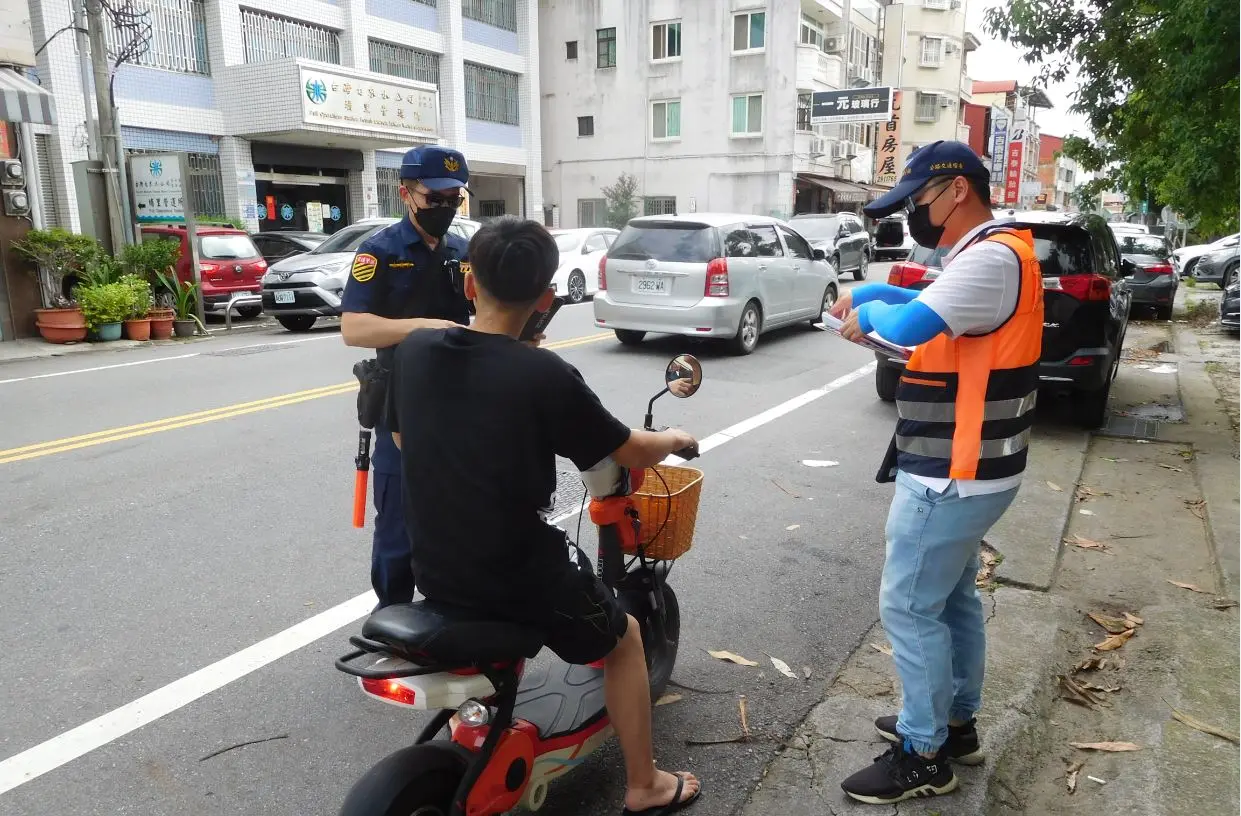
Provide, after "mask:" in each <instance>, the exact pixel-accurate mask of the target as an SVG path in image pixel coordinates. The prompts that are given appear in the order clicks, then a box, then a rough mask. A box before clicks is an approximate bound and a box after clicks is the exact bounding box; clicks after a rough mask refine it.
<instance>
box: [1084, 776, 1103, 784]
mask: <svg viewBox="0 0 1241 816" xmlns="http://www.w3.org/2000/svg"><path fill="white" fill-rule="evenodd" d="M1086 778H1087V779H1089V780H1090V781H1091V782H1098V783H1099V784H1100V785H1106V784H1107V780H1106V779H1100V778H1099V777H1097V776H1088V777H1086Z"/></svg>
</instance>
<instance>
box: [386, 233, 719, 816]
mask: <svg viewBox="0 0 1241 816" xmlns="http://www.w3.org/2000/svg"><path fill="white" fill-rule="evenodd" d="M469 257H470V266H471V269H470V271H469V273H468V274H467V275H466V278H465V294H466V297H468V298H469V299H470V300H471V301H473V302H474V304H475V307H476V310H477V313H476V317H475V320H474V323H473V325H471V326H470V327H468V328H466V327H464V326H462V327H455V328H450V329H443V330H426V331H421V332H412V333H411V334H410V335H409V336H408V337H407V338H406V339H405V340H404V341H403V342H402V343H401V344H400V345H399V346H398V347H397V348H396V353H395V357H394V360H393V370H392V375H391V381H390V382H391V384H390V386H389V388H388V394H389V402H388V405H389V410H388V417H389V423H388V427H390V428H391V429H392V430H393V438H394V439H395V440H396V443H397V446H398V447H399V448H400V449H401V459H402V470H403V473H404V479H405V483H404V500H405V523H406V526H407V528H408V530H409V538H410V541H411V543H412V546H413V563H414V574H415V575H417V576H418V588H419V589H420V590H422V593H423V594H424V595H425V596H426V597H427V598H428V599H430V600H435V601H441V602H444V603H450V604H453V605H456V606H463V607H469V608H473V609H481V610H485V611H486V612H487V613H488V614H493V615H495V616H496V618H497V619H501V620H512V621H517V622H520V623H523V624H526V625H529V626H531V627H534V628H537V629H540V630H542V631H543V632H545V643H546V645H547V647H548V648H549V649H551V650H552V651H553V652H555V653H556V654H557V655H559V656H560V657H561V659H563V660H565V661H567V662H569V663H576V664H588V663H593V662H595V661H598V660H602V661H603V665H604V691H605V695H606V702H607V709H608V714H609V717H610V719H611V722H612V727H613V728H614V729H615V731H616V736H617V739H618V741H619V742H620V747H621V751H622V753H623V754H624V757H625V775H626V783H627V789H626V792H625V810H624V812H625V813H634V814H639V813H640V814H652V816H657V814H665V813H671V812H673V811H674V810H679V809H680V808H681V807H684V806H685V805H687V804H689V803H690V802H693V801H694V800H695V799H697V797H698V793H699V787H700V786H699V782H698V780H697V779H696V778H695V777H694V776H693V775H692V774H689V773H678V774H671V773H667V772H665V771H659V770H656V768H655V762H654V758H653V752H652V746H651V697H650V688H649V686H648V679H647V669H646V658H645V656H644V654H643V648H642V638H641V634H640V632H639V627H638V623H637V621H636V620H635V619H634V618H633V617H632V616H630V615H627V614H625V613H624V611H623V610H622V609H621V608H620V606H619V604H618V603H617V601H616V598H615V597H614V596H613V594H612V592H611V591H610V590H608V588H607V587H606V586H605V585H604V584H603V583H602V582H601V581H600V580H599V579H598V578H597V577H595V574H594V571H593V570H592V569H591V567H590V564H589V561H588V560H587V559H586V558H585V556H581V555H580V551H579V558H578V559H576V560H573V561H571V560H570V558H569V550H568V542H567V538H566V536H565V533H564V531H562V530H560V529H559V528H556V527H553V526H552V525H550V524H548V523H547V518H548V515H549V514H550V512H551V509H552V507H553V505H554V504H555V491H556V456H557V455H559V456H563V457H565V458H567V459H569V460H571V461H572V462H573V463H574V464H575V465H577V467H578V468H579V469H580V470H583V471H585V470H589V469H591V468H592V467H594V466H595V465H597V464H599V463H601V462H602V461H603V460H605V459H607V458H608V457H611V458H612V460H614V461H615V462H616V463H617V464H619V465H621V466H623V467H628V468H635V469H636V468H645V467H649V466H651V465H654V464H656V463H657V462H660V461H662V460H663V459H664V458H665V457H666V456H668V455H669V454H670V453H672V452H673V451H675V450H680V449H682V448H684V447H687V446H689V445H692V444H694V440H693V438H692V437H690V436H689V435H688V434H686V433H685V432H683V431H678V430H669V431H662V432H651V431H642V430H631V429H629V428H628V427H626V426H625V425H624V424H622V423H621V422H620V421H619V420H617V419H616V418H615V417H613V416H612V415H611V414H610V413H609V412H608V411H607V409H606V408H604V407H603V405H602V403H600V401H599V398H598V397H597V396H596V395H595V393H594V392H593V391H591V389H590V388H589V387H588V386H587V385H586V382H585V380H583V379H582V375H581V374H579V373H578V371H577V370H576V369H575V368H574V367H573V366H571V365H569V364H568V363H567V362H565V361H564V360H563V359H561V358H560V357H559V356H557V355H556V354H554V353H552V352H551V351H548V350H545V349H538V348H533V347H532V345H534V344H527V343H523V342H521V341H520V340H519V339H518V338H519V337H520V336H521V332H522V329H523V328H524V327H525V325H526V323H527V321H528V320H529V318H530V316H531V315H532V314H534V312H535V311H546V310H547V309H548V307H549V306H550V305H551V302H552V298H553V296H554V295H553V292H552V290H551V289H550V285H551V280H552V275H553V274H554V273H555V272H556V268H557V266H558V265H559V263H560V253H559V250H558V249H557V247H556V241H555V239H553V238H552V237H551V235H550V234H549V233H548V232H547V230H546V229H544V228H543V227H542V225H540V224H538V223H536V222H534V221H523V220H520V219H517V218H514V217H507V218H501V219H499V220H497V221H493V222H491V223H490V224H488V225H487V226H485V227H483V228H482V229H480V230H479V231H478V233H477V234H476V235H475V236H474V238H473V240H471V241H470V249H469Z"/></svg>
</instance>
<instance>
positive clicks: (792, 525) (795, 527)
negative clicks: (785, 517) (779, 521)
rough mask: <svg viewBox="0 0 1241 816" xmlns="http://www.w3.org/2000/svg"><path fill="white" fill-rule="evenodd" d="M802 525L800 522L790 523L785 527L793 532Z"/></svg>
mask: <svg viewBox="0 0 1241 816" xmlns="http://www.w3.org/2000/svg"><path fill="white" fill-rule="evenodd" d="M800 526H801V525H800V524H790V525H789V526H788V527H785V528H784V529H786V530H788V531H789V532H790V533H791V532H793V531H794V530H796V529H797V528H798V527H800Z"/></svg>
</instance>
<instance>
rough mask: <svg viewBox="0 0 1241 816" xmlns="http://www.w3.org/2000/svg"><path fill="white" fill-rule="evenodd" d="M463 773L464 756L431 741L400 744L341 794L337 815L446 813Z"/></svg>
mask: <svg viewBox="0 0 1241 816" xmlns="http://www.w3.org/2000/svg"><path fill="white" fill-rule="evenodd" d="M463 776H465V758H464V757H463V756H461V754H460V753H459V752H458V751H457V750H456V749H454V748H451V747H449V746H447V745H444V744H436V743H433V742H429V743H424V744H422V745H414V746H411V747H409V748H402V749H401V750H399V751H397V752H396V753H394V754H389V755H388V756H386V757H384V758H383V759H382V760H380V762H379V764H377V765H375V767H373V768H371V769H370V770H369V771H367V772H366V775H365V776H363V777H362V778H361V779H359V780H358V781H357V783H356V784H354V786H353V787H352V788H351V789H350V790H349V794H348V795H347V796H346V797H345V804H344V805H342V806H341V809H340V816H448V814H449V813H451V812H452V797H453V794H454V793H456V792H457V786H458V785H459V784H460V783H461V778H462V777H463Z"/></svg>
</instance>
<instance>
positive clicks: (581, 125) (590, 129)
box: [577, 116, 595, 136]
mask: <svg viewBox="0 0 1241 816" xmlns="http://www.w3.org/2000/svg"><path fill="white" fill-rule="evenodd" d="M577 135H578V136H594V135H595V117H593V116H579V117H577Z"/></svg>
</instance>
